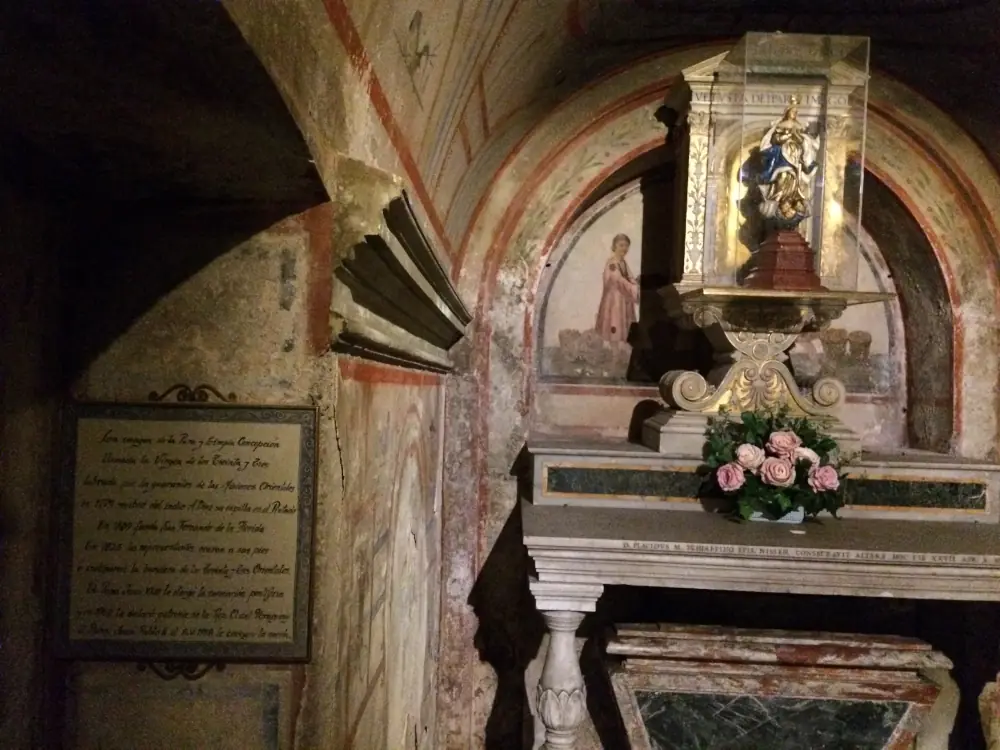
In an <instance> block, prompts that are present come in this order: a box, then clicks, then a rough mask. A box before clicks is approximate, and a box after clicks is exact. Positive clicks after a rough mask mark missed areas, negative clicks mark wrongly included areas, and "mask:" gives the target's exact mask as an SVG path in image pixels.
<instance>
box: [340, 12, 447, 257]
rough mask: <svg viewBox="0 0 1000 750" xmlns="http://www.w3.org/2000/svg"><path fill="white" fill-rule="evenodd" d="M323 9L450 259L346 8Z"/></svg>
mask: <svg viewBox="0 0 1000 750" xmlns="http://www.w3.org/2000/svg"><path fill="white" fill-rule="evenodd" d="M323 6H324V7H325V8H326V15H327V17H328V18H329V19H330V23H331V24H332V25H333V28H334V30H335V31H336V32H337V36H338V37H340V41H341V44H343V45H344V48H345V49H346V50H347V58H348V59H349V60H350V61H351V65H352V66H353V67H354V70H355V72H357V74H358V78H359V79H360V80H361V81H362V82H365V81H367V88H368V97H369V99H371V103H372V107H373V108H374V110H375V114H377V115H378V118H379V121H380V122H381V123H382V127H383V128H385V132H386V135H388V136H389V142H390V143H392V147H393V148H394V149H395V150H396V154H397V155H398V156H399V161H400V163H401V164H402V165H403V170H404V171H405V172H406V176H407V177H408V178H409V180H410V184H411V185H412V186H413V192H414V193H415V194H416V197H417V200H418V201H420V204H421V206H422V207H423V209H424V212H425V213H426V214H427V219H428V221H430V223H431V226H432V227H433V228H434V233H435V234H436V235H437V238H438V240H439V241H440V242H441V244H442V246H443V247H444V251H445V253H446V254H447V255H448V257H449V258H450V257H451V256H452V254H453V251H452V246H451V242H450V241H449V240H448V235H447V234H445V231H444V224H443V223H442V221H441V217H440V216H438V213H437V208H436V207H435V205H434V202H433V201H432V200H431V196H430V193H428V192H427V186H426V185H425V184H424V179H423V176H422V175H421V174H420V169H419V168H418V167H417V162H416V160H415V159H414V158H413V152H412V151H411V150H410V144H409V142H408V141H407V139H406V136H405V135H404V134H403V130H402V128H400V127H399V123H398V122H397V121H396V117H395V115H393V113H392V107H391V106H390V105H389V97H388V96H386V93H385V89H383V88H382V83H381V82H380V81H379V79H378V76H377V75H376V74H375V71H374V69H373V68H372V62H371V58H369V57H368V52H367V51H366V50H365V45H364V42H363V41H362V40H361V34H360V33H359V32H358V27H357V26H355V25H354V20H353V19H352V18H351V13H350V11H349V10H348V9H347V5H346V4H345V3H344V0H323Z"/></svg>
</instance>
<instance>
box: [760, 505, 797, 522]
mask: <svg viewBox="0 0 1000 750" xmlns="http://www.w3.org/2000/svg"><path fill="white" fill-rule="evenodd" d="M749 520H750V521H764V522H765V523H802V522H803V521H804V520H806V511H805V508H803V507H802V506H801V505H800V506H799V507H798V508H796V509H795V510H790V511H788V512H787V513H786V514H785V515H783V516H782V517H781V518H777V519H773V518H768V517H767V516H765V515H764V514H763V513H761V512H760V511H757V512H756V513H754V514H753V515H752V516H750V518H749Z"/></svg>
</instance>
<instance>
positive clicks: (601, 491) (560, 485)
mask: <svg viewBox="0 0 1000 750" xmlns="http://www.w3.org/2000/svg"><path fill="white" fill-rule="evenodd" d="M546 470H547V471H548V480H549V481H548V489H549V492H559V493H566V494H573V495H631V496H641V497H682V498H694V497H697V496H698V488H699V487H700V486H701V482H702V478H701V477H700V476H698V475H697V474H695V473H694V472H689V471H650V470H649V469H599V468H587V467H581V466H573V467H569V466H549V467H547V469H546Z"/></svg>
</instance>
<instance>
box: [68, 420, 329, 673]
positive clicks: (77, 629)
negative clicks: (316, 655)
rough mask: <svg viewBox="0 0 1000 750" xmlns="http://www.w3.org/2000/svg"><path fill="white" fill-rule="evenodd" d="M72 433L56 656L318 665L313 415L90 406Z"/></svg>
mask: <svg viewBox="0 0 1000 750" xmlns="http://www.w3.org/2000/svg"><path fill="white" fill-rule="evenodd" d="M60 431H61V440H62V445H61V448H62V453H61V456H60V461H61V463H60V466H59V472H58V476H57V488H56V513H55V529H56V533H57V538H56V541H57V545H56V547H57V549H56V552H57V576H56V581H55V587H54V591H53V596H54V599H55V601H54V606H53V612H54V619H53V627H54V641H55V651H56V654H57V656H58V657H60V658H63V659H75V660H84V661H133V660H134V661H174V662H177V661H198V662H220V663H221V662H258V663H268V662H270V663H281V662H306V661H308V660H309V656H310V621H311V616H312V612H311V609H312V596H311V578H312V552H313V527H314V514H315V505H316V473H317V472H316V466H317V414H316V409H315V408H314V407H308V406H293V407H286V406H250V405H239V406H236V405H232V404H225V405H215V404H211V405H193V404H189V403H183V404H171V403H155V404H122V403H93V402H92V403H80V402H78V403H72V404H69V405H68V406H67V407H66V408H65V409H64V411H63V414H62V423H61V426H60ZM250 436H253V437H250ZM168 438H169V440H168ZM189 441H193V442H189ZM198 441H201V445H200V446H199V444H198ZM87 446H90V448H88V447H87ZM95 446H97V447H96V448H95ZM142 456H145V459H143V458H142ZM275 459H277V460H275ZM237 460H238V461H239V463H237ZM144 485H145V486H144ZM227 534H228V535H229V536H227ZM91 535H96V537H95V536H91ZM234 540H235V541H234ZM276 544H277V546H275V545H276ZM213 555H214V557H213ZM255 559H256V561H255ZM140 566H141V567H140ZM272 583H273V585H272ZM279 600H281V601H279Z"/></svg>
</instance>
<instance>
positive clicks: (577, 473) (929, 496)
mask: <svg viewBox="0 0 1000 750" xmlns="http://www.w3.org/2000/svg"><path fill="white" fill-rule="evenodd" d="M545 470H546V472H547V473H548V491H549V492H553V493H559V494H567V495H604V496H608V497H664V498H667V497H671V498H685V499H693V498H697V497H698V495H699V490H700V488H701V484H702V478H701V477H700V476H699V475H698V474H696V473H695V472H691V471H670V470H664V471H656V470H653V469H622V468H618V469H608V468H598V467H586V466H549V467H546V469H545ZM846 500H847V504H848V505H853V506H860V507H865V506H869V507H872V506H881V507H889V508H946V509H949V510H955V509H960V510H983V509H985V508H986V485H985V484H983V483H979V482H974V483H973V482H944V481H942V482H926V481H924V482H914V481H908V480H906V479H904V478H902V477H900V478H899V479H890V478H881V479H863V478H857V479H848V480H847V482H846Z"/></svg>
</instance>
